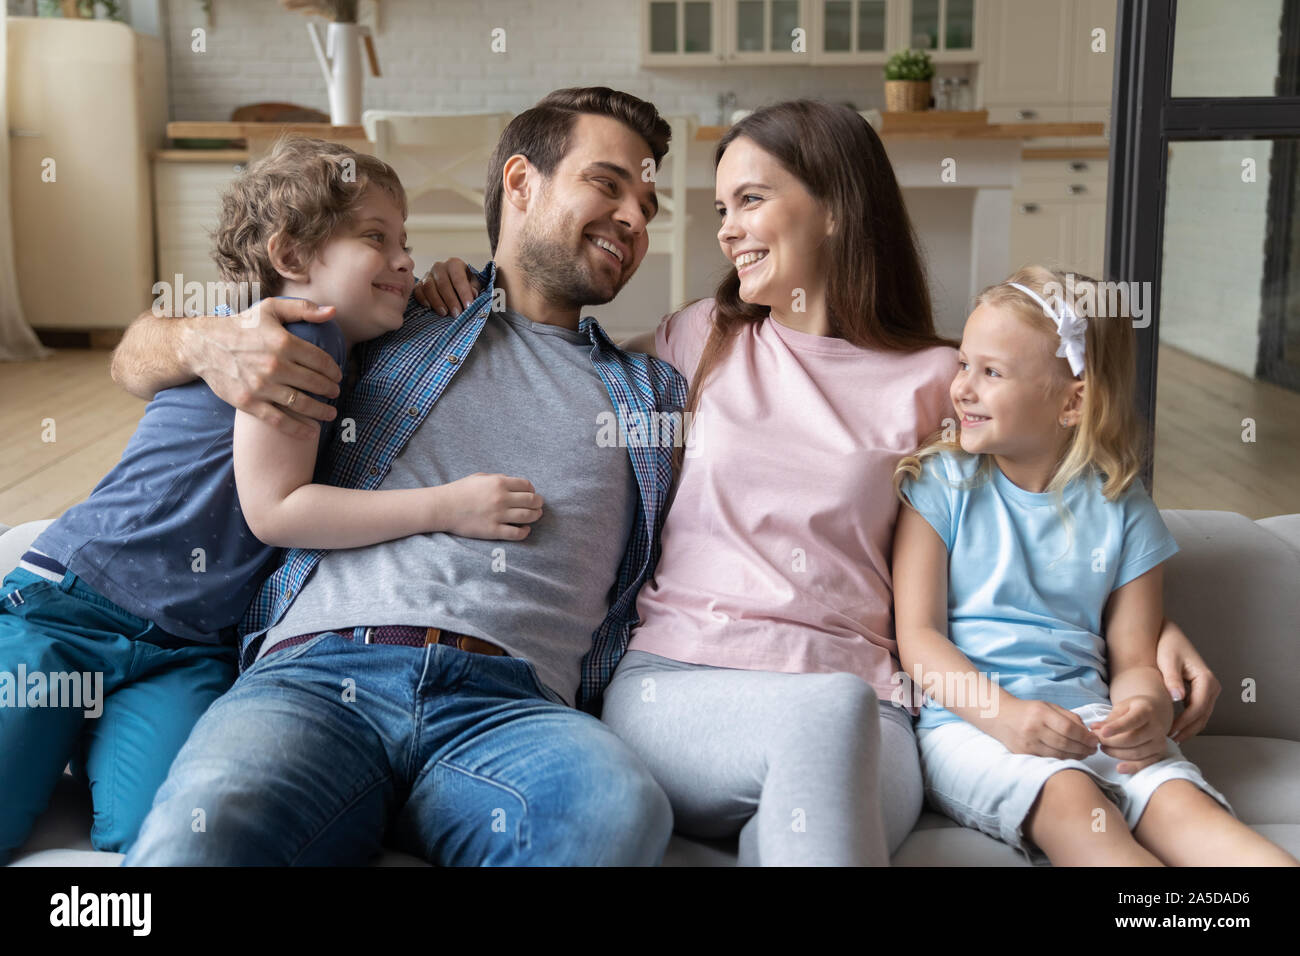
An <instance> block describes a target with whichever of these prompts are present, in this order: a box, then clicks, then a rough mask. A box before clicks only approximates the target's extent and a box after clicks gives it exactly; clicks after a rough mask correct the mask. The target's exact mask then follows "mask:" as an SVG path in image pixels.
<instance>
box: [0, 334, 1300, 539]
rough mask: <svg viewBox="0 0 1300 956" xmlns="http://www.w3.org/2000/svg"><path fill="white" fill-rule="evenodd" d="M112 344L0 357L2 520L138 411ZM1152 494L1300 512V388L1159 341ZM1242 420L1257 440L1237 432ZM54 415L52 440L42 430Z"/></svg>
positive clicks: (68, 486) (107, 459)
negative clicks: (119, 376)
mask: <svg viewBox="0 0 1300 956" xmlns="http://www.w3.org/2000/svg"><path fill="white" fill-rule="evenodd" d="M108 362H109V353H108V352H106V351H90V350H79V349H61V350H58V351H56V352H55V355H54V357H53V358H52V359H49V360H46V361H43V362H18V363H0V434H3V435H4V436H5V448H4V450H3V454H0V524H7V525H15V524H18V523H20V522H23V521H31V520H34V519H36V518H48V517H53V516H55V515H58V514H59V513H60V512H62V511H63V510H64V509H66V508H67V507H69V506H70V505H72V504H75V503H76V502H78V501H81V500H82V499H84V498H85V497H86V495H88V494H89V493H90V490H91V489H92V488H93V487H94V486H95V484H96V483H97V482H98V481H99V479H100V478H101V477H102V476H103V475H104V474H106V473H107V472H108V470H109V469H110V468H112V467H113V465H114V464H115V463H116V462H117V460H118V458H119V457H120V456H121V454H122V449H123V448H125V447H126V442H127V439H128V438H129V437H130V436H131V433H132V432H133V431H134V430H135V426H136V423H137V422H138V421H139V419H140V415H141V413H142V412H143V411H144V402H142V401H140V400H139V399H137V398H133V397H132V396H130V395H128V394H127V393H126V392H124V391H122V390H121V389H120V388H118V387H117V386H116V385H114V384H113V382H112V380H111V379H110V378H109V375H108ZM1159 381H1160V388H1159V393H1158V396H1157V408H1156V460H1155V481H1154V486H1155V500H1156V504H1157V505H1159V506H1160V507H1161V508H1208V509H1216V510H1222V511H1237V512H1240V513H1241V514H1244V515H1247V516H1248V517H1251V518H1262V517H1265V516H1268V515H1275V514H1292V513H1297V512H1300V394H1297V393H1295V392H1291V391H1288V390H1287V389H1284V388H1279V387H1277V386H1274V385H1269V384H1265V383H1261V382H1255V381H1251V380H1249V379H1247V378H1245V377H1243V376H1241V375H1238V374H1236V373H1235V372H1229V371H1226V370H1224V369H1222V368H1220V367H1218V366H1216V365H1212V364H1210V363H1208V362H1205V361H1202V360H1201V359H1198V358H1195V357H1193V356H1190V355H1188V354H1186V353H1184V352H1180V351H1178V350H1177V349H1173V348H1169V347H1167V346H1165V347H1162V348H1161V349H1160V373H1159ZM1243 418H1253V419H1254V420H1255V439H1256V440H1255V441H1254V442H1253V443H1246V442H1243V441H1242V440H1241V433H1242V425H1241V421H1242V419H1243ZM47 420H53V429H54V434H53V437H54V441H43V440H42V434H43V432H45V431H46V429H47V427H48V423H47Z"/></svg>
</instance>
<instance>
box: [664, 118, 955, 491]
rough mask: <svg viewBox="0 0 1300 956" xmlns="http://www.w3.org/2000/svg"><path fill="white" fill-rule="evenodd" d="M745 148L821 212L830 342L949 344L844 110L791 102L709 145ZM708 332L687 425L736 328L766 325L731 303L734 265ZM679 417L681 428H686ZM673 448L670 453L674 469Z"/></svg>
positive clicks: (904, 227) (888, 186)
mask: <svg viewBox="0 0 1300 956" xmlns="http://www.w3.org/2000/svg"><path fill="white" fill-rule="evenodd" d="M741 136H743V137H745V138H746V139H749V140H751V141H752V142H753V143H754V144H755V145H757V146H758V147H759V148H760V149H762V150H763V151H765V152H767V153H769V154H771V155H772V156H773V158H775V159H776V160H777V162H779V163H780V164H781V165H782V166H783V167H785V169H786V170H788V171H789V172H790V173H791V174H792V175H794V176H795V177H796V178H797V179H798V180H799V181H800V182H801V183H803V185H804V188H806V189H807V190H808V192H809V193H811V194H812V196H813V198H815V199H816V200H818V201H819V202H821V203H823V204H824V205H825V206H826V208H827V209H829V210H830V213H831V215H832V216H833V217H834V220H835V229H834V230H833V231H832V233H831V235H830V236H829V237H828V238H827V241H826V243H827V261H828V263H829V270H830V274H829V275H828V276H827V283H826V308H827V313H828V316H827V317H828V319H829V321H830V327H831V334H832V335H834V336H836V337H838V338H842V339H844V340H845V341H848V342H851V343H853V344H854V345H857V346H860V347H862V348H874V349H884V350H889V351H896V352H917V351H920V350H921V349H926V348H931V347H933V346H936V345H947V346H951V347H953V348H956V346H957V343H956V342H954V341H952V340H951V339H947V338H944V337H942V336H940V335H939V334H938V333H937V332H935V328H934V314H933V312H932V311H931V308H930V292H929V289H928V288H927V286H926V281H925V269H924V268H923V267H922V265H921V257H920V254H919V252H918V250H917V244H916V234H915V232H914V231H913V230H912V222H911V220H910V219H909V218H908V216H907V209H906V207H905V206H904V205H903V195H902V192H901V191H900V190H899V188H898V180H897V179H896V178H895V177H894V169H893V167H892V166H891V165H890V164H889V157H888V156H887V155H886V154H885V147H884V144H882V143H881V142H880V137H879V136H877V135H876V132H875V130H873V129H872V128H871V125H870V124H869V123H867V121H866V120H865V119H863V118H862V117H861V116H859V115H858V114H857V113H855V112H854V111H853V110H851V109H849V108H848V107H847V106H836V105H832V104H830V103H822V102H819V101H817V100H806V99H804V100H791V101H789V102H785V103H777V104H776V105H774V106H767V107H764V108H763V109H760V110H757V111H755V112H753V113H751V114H749V115H748V116H746V117H745V118H744V119H742V120H741V121H740V122H739V123H736V124H735V125H734V126H732V127H731V128H730V129H729V130H727V132H726V134H725V135H723V137H722V141H721V142H719V143H718V148H717V150H716V152H715V153H714V156H713V167H714V170H715V171H716V170H717V167H718V164H719V163H721V162H722V154H723V153H725V152H726V151H727V147H728V146H730V145H731V144H732V143H733V142H735V140H736V139H738V138H739V137H741ZM714 299H715V301H716V312H715V316H714V321H713V328H712V330H711V331H710V333H709V338H708V340H707V342H706V343H705V346H704V350H703V352H702V353H701V354H700V361H699V365H698V366H697V367H696V369H695V375H694V377H693V378H692V379H691V387H690V391H689V392H688V394H687V399H686V410H687V412H689V413H690V416H691V417H693V416H694V413H695V411H696V409H697V407H698V405H699V400H700V389H701V388H702V387H703V385H704V383H705V381H706V380H707V379H708V377H709V375H710V374H711V373H712V372H713V371H714V370H715V369H716V368H717V366H718V363H719V362H720V361H721V360H722V358H723V356H724V355H725V354H726V350H727V347H728V346H729V345H730V343H731V341H732V339H734V338H735V334H736V333H737V332H739V331H740V330H741V329H742V328H743V327H744V325H745V324H746V323H752V322H761V321H762V320H763V319H765V318H767V315H768V312H769V311H770V310H769V308H768V306H765V305H755V304H751V303H748V302H743V301H741V298H740V278H739V276H738V275H737V274H736V268H735V266H732V268H731V269H730V271H728V273H727V276H726V278H724V279H723V280H722V282H721V284H720V285H719V286H718V289H717V292H715V293H714ZM691 417H687V418H686V421H690V420H691ZM683 451H684V449H683V447H682V446H678V448H677V450H676V460H677V465H678V466H679V467H680V465H681V461H682V457H683Z"/></svg>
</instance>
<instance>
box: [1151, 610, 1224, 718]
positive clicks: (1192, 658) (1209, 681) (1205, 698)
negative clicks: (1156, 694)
mask: <svg viewBox="0 0 1300 956" xmlns="http://www.w3.org/2000/svg"><path fill="white" fill-rule="evenodd" d="M1156 666H1157V667H1159V668H1160V676H1161V677H1163V678H1164V681H1165V686H1166V687H1168V688H1169V696H1170V697H1171V698H1173V699H1174V700H1182V699H1183V698H1184V696H1186V699H1187V708H1186V709H1185V710H1184V711H1183V712H1182V713H1181V714H1179V715H1178V717H1177V719H1175V720H1174V725H1173V726H1172V727H1170V728H1169V736H1170V737H1173V738H1174V741H1175V742H1176V743H1182V742H1183V741H1184V740H1187V739H1188V738H1190V737H1195V736H1196V735H1197V734H1199V733H1200V732H1201V731H1202V730H1204V729H1205V724H1206V722H1207V721H1209V719H1210V714H1211V713H1212V712H1213V711H1214V702H1215V701H1216V700H1217V699H1218V697H1219V692H1220V691H1221V690H1222V689H1223V688H1222V686H1221V685H1220V684H1219V679H1218V678H1217V677H1215V676H1214V672H1213V671H1211V670H1210V668H1209V667H1208V666H1206V663H1205V661H1204V659H1202V657H1201V655H1200V654H1198V653H1197V652H1196V648H1195V647H1193V646H1192V642H1191V641H1190V640H1188V637H1187V635H1186V634H1184V633H1183V629H1182V628H1180V627H1179V626H1178V625H1177V624H1175V623H1174V622H1173V621H1171V620H1169V619H1168V618H1166V619H1165V622H1164V626H1163V627H1162V629H1161V631H1160V640H1159V643H1157V644H1156ZM1184 681H1187V682H1189V683H1190V684H1191V692H1190V693H1189V694H1186V695H1185V694H1184V684H1183V682H1184Z"/></svg>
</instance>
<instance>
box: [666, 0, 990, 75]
mask: <svg viewBox="0 0 1300 956" xmlns="http://www.w3.org/2000/svg"><path fill="white" fill-rule="evenodd" d="M982 2H983V0H643V2H642V8H641V34H642V39H641V65H642V66H647V67H659V66H705V65H712V66H728V65H735V64H763V65H780V64H786V65H805V66H807V65H814V66H843V65H863V64H883V63H884V62H885V60H887V59H888V58H889V55H890V54H891V53H892V52H894V51H895V50H899V49H902V48H904V47H909V46H913V47H920V48H921V49H925V50H926V51H927V52H929V53H930V56H931V57H932V58H933V59H934V61H935V62H936V63H951V62H974V61H975V60H976V59H977V58H978V56H979V49H978V46H977V40H978V36H979V32H978V23H979V16H978V8H979V5H980V3H982ZM797 31H802V33H798V32H797Z"/></svg>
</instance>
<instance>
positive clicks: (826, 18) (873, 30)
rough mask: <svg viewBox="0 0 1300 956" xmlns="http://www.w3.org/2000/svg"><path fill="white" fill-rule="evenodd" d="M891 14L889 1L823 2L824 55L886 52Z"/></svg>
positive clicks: (843, 0)
mask: <svg viewBox="0 0 1300 956" xmlns="http://www.w3.org/2000/svg"><path fill="white" fill-rule="evenodd" d="M887 13H888V4H887V3H886V0H822V52H823V53H883V52H885V40H886V25H887V22H888V21H887Z"/></svg>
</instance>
